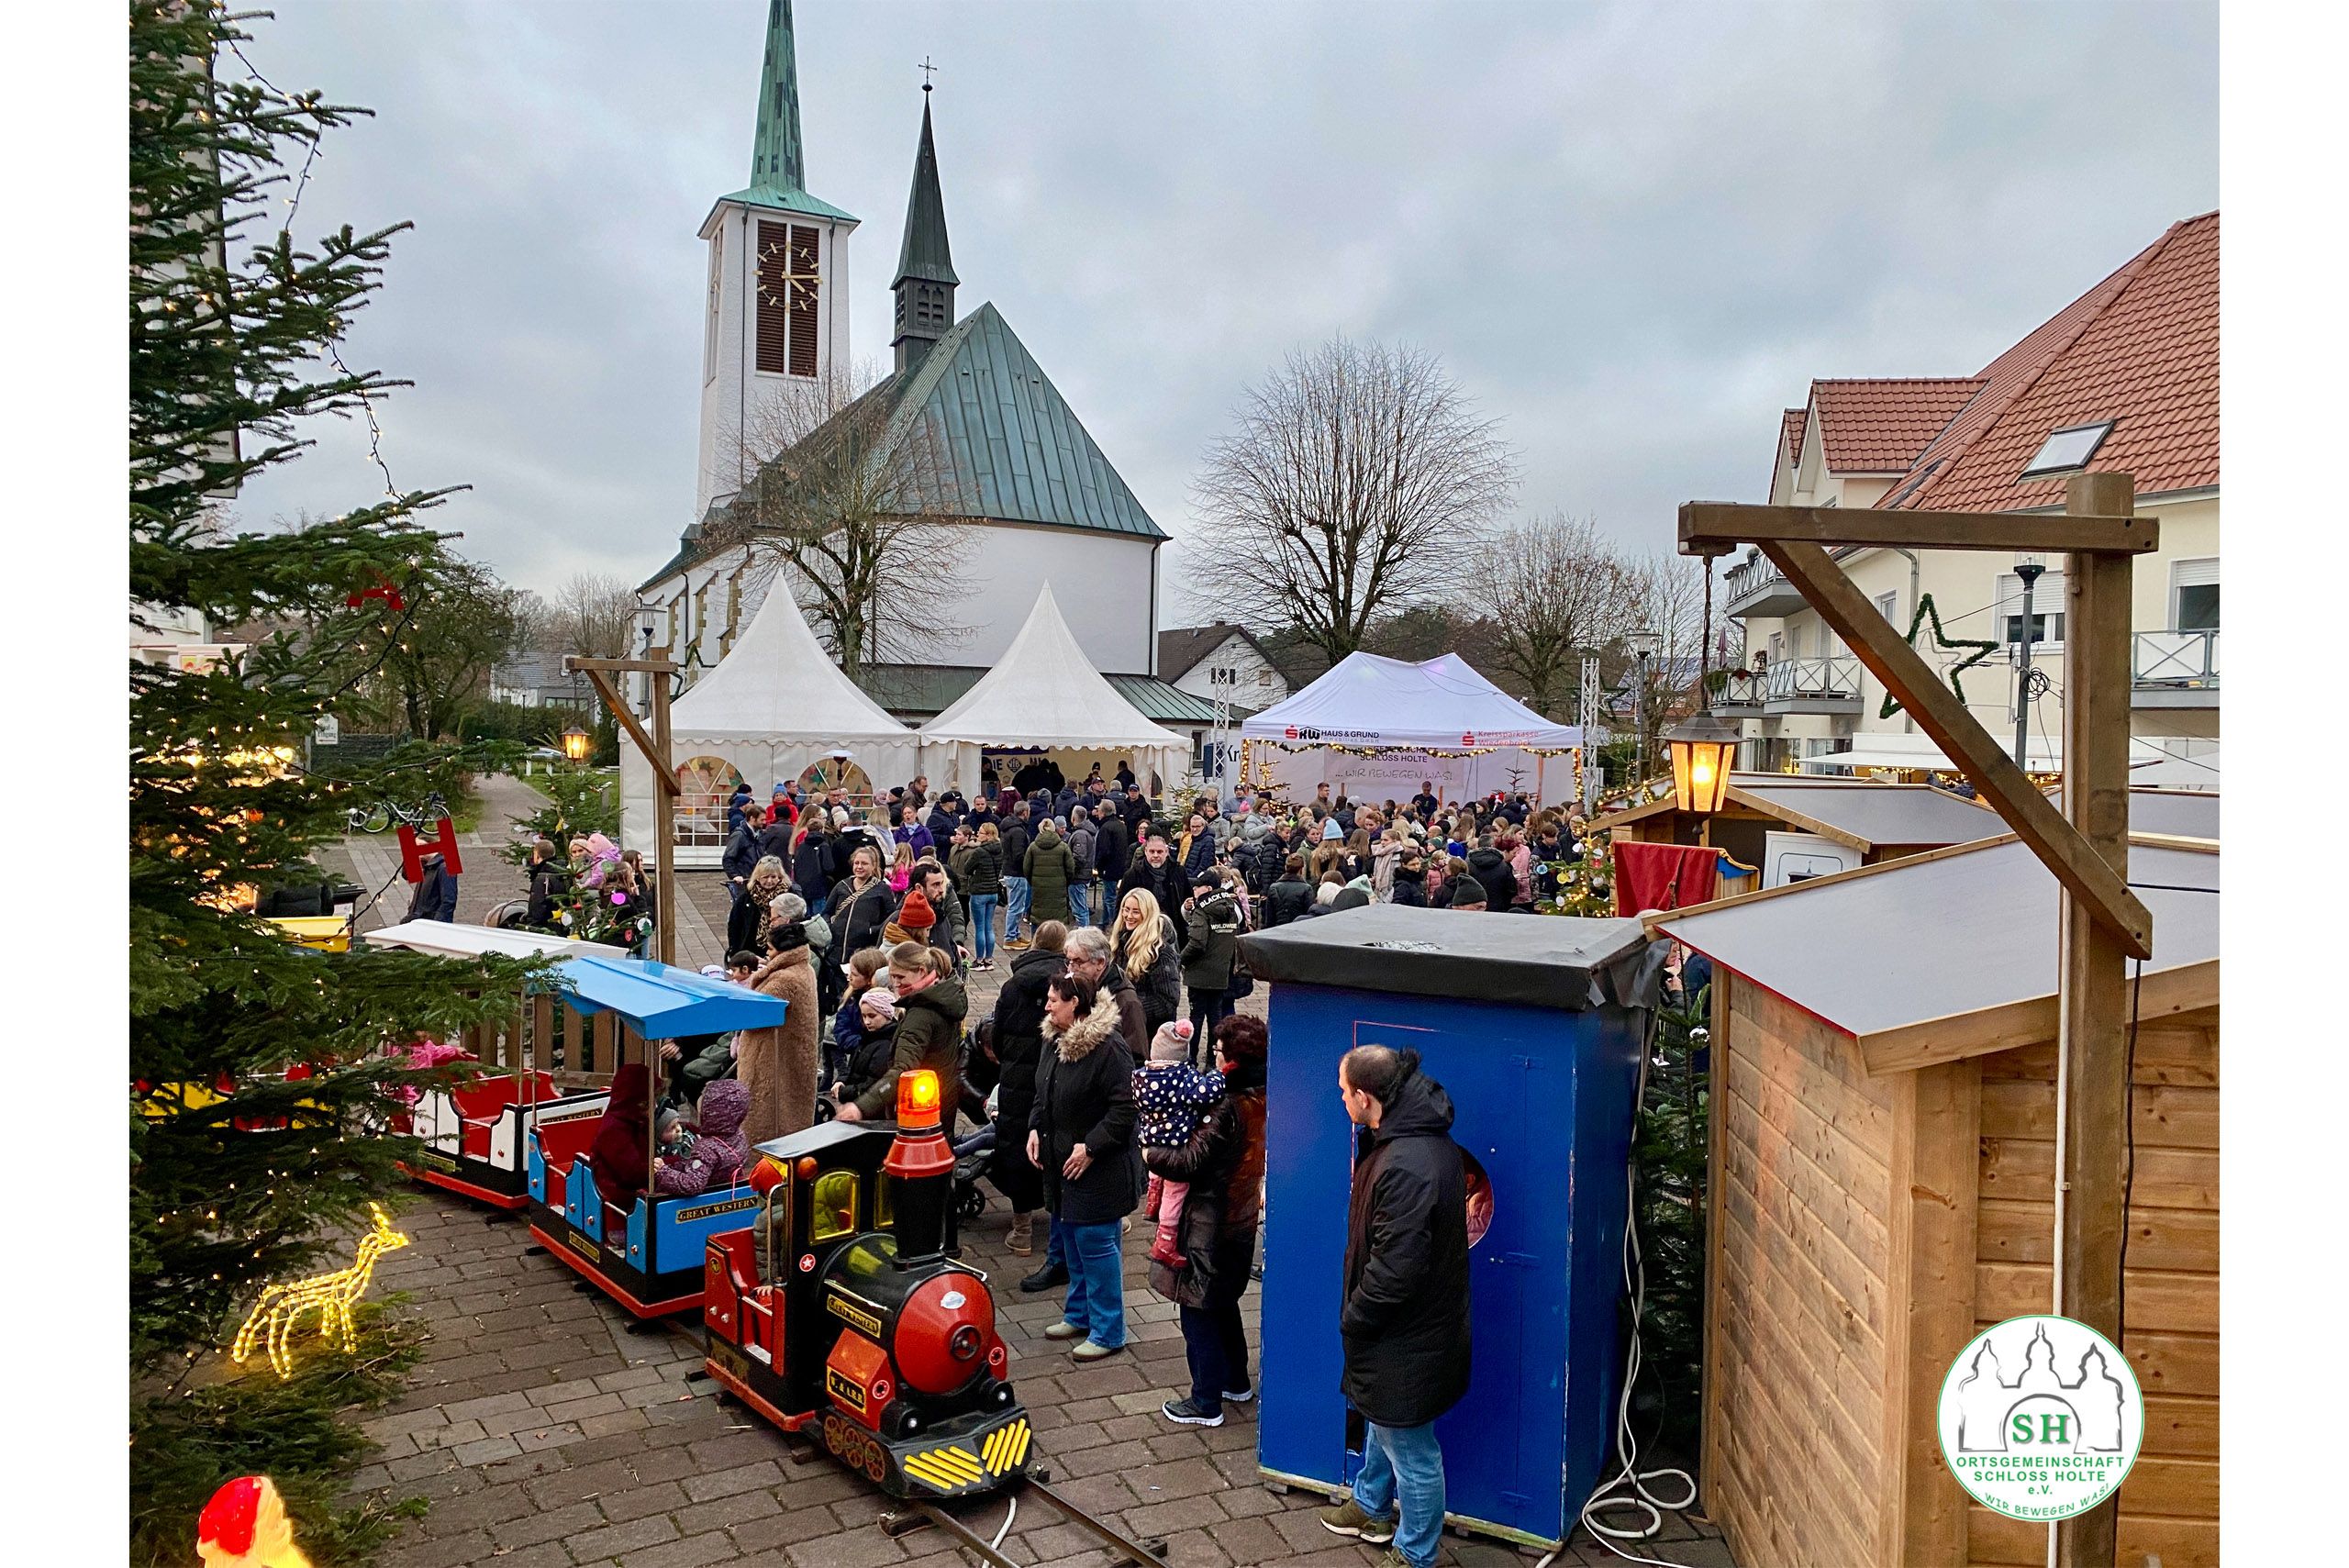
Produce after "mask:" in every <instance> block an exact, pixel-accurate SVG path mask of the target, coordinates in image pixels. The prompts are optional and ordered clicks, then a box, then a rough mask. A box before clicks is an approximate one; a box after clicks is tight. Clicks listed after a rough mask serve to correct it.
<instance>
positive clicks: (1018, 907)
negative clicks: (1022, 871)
mask: <svg viewBox="0 0 2349 1568" xmlns="http://www.w3.org/2000/svg"><path fill="white" fill-rule="evenodd" d="M1028 895H1029V887H1028V879H1027V878H1026V877H1024V876H1007V877H1005V878H1004V879H1003V940H1006V941H1009V942H1016V941H1018V940H1019V922H1020V921H1022V920H1024V919H1026V918H1027V917H1028Z"/></svg>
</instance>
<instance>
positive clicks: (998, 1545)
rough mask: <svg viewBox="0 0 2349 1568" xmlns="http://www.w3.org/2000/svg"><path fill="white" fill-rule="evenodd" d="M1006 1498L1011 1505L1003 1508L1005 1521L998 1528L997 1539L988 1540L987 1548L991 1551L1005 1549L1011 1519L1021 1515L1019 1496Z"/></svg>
mask: <svg viewBox="0 0 2349 1568" xmlns="http://www.w3.org/2000/svg"><path fill="white" fill-rule="evenodd" d="M1006 1500H1007V1501H1008V1502H1009V1503H1010V1505H1011V1506H1010V1507H1008V1508H1006V1509H1004V1510H1003V1523H1002V1525H1001V1526H1000V1527H999V1528H998V1529H996V1532H995V1539H994V1540H990V1541H988V1542H987V1548H988V1550H989V1551H1002V1550H1003V1538H1004V1537H1005V1536H1007V1535H1009V1534H1010V1533H1011V1521H1012V1520H1014V1519H1016V1518H1019V1497H1018V1496H1016V1495H1015V1496H1012V1497H1009V1498H1008V1499H1006Z"/></svg>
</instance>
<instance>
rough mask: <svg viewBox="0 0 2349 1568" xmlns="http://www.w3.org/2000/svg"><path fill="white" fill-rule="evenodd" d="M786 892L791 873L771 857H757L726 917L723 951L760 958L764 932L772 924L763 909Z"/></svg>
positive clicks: (764, 937) (788, 890) (765, 936)
mask: <svg viewBox="0 0 2349 1568" xmlns="http://www.w3.org/2000/svg"><path fill="white" fill-rule="evenodd" d="M790 891H791V873H789V872H788V871H786V870H785V869H784V864H783V862H781V861H779V860H777V859H775V857H774V856H773V855H762V856H760V857H759V863H758V864H756V865H754V866H752V867H751V880H750V881H749V883H747V884H745V885H744V887H743V889H742V896H741V897H740V898H739V899H737V900H736V901H735V904H734V908H733V911H732V913H730V914H729V915H728V916H727V917H726V951H728V952H754V953H759V954H761V955H764V953H765V952H766V951H767V929H768V928H769V926H770V925H771V924H772V923H773V917H771V916H770V914H769V913H768V907H767V906H769V905H771V904H773V903H774V901H775V900H776V899H777V898H780V897H781V896H783V895H785V894H786V893H788V892H790Z"/></svg>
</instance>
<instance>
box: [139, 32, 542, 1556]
mask: <svg viewBox="0 0 2349 1568" xmlns="http://www.w3.org/2000/svg"><path fill="white" fill-rule="evenodd" d="M129 36H130V50H129V67H130V165H129V171H130V190H129V195H130V209H131V213H132V222H131V231H130V269H129V285H130V286H129V369H130V407H129V430H130V495H129V512H130V519H129V520H130V613H131V615H132V617H134V622H135V623H139V622H143V623H144V624H147V625H149V626H154V625H158V624H161V622H163V621H164V620H165V619H167V618H168V619H169V620H171V621H173V622H175V623H179V624H185V623H186V621H187V620H188V619H189V618H190V617H202V620H203V622H204V623H205V624H206V626H207V627H209V628H212V635H214V636H215V637H216V638H222V639H224V640H226V641H229V642H241V643H242V644H244V646H243V649H242V651H240V652H237V653H233V654H230V655H228V656H225V657H222V658H220V659H218V660H217V662H213V663H211V664H210V665H209V666H208V667H203V668H194V669H180V668H172V667H166V666H162V665H150V664H143V663H137V662H134V663H132V664H131V666H130V670H129V681H130V696H131V704H130V709H131V711H130V783H129V795H130V844H129V892H130V930H129V933H128V935H129V955H130V1043H129V1056H130V1061H129V1072H130V1080H131V1083H130V1103H129V1106H128V1116H129V1121H130V1129H131V1158H132V1170H131V1184H130V1217H129V1225H130V1239H129V1252H130V1354H131V1367H132V1378H133V1383H132V1386H133V1390H134V1394H133V1406H132V1409H131V1411H130V1422H131V1442H132V1465H131V1469H132V1474H133V1484H132V1499H131V1501H132V1516H133V1555H134V1557H136V1558H138V1559H139V1560H142V1561H144V1560H148V1559H150V1557H151V1558H153V1559H154V1560H161V1561H171V1562H181V1561H184V1560H185V1559H186V1555H187V1552H188V1551H189V1546H190V1543H191V1542H193V1541H194V1540H195V1516H196V1511H197V1510H198V1509H199V1508H200V1507H202V1506H203V1503H204V1501H205V1499H206V1497H207V1496H210V1494H211V1492H212V1490H213V1488H214V1487H216V1486H217V1485H219V1484H220V1482H221V1481H223V1480H226V1479H228V1478H229V1477H231V1476H234V1475H236V1474H239V1473H244V1472H262V1471H267V1472H268V1473H272V1474H273V1476H274V1477H275V1479H276V1481H277V1483H278V1485H279V1486H280V1487H282V1488H283V1489H284V1495H285V1496H286V1499H287V1502H288V1503H289V1505H290V1506H291V1507H293V1509H294V1512H295V1518H296V1520H297V1523H299V1524H301V1525H303V1526H305V1527H306V1534H305V1540H307V1541H310V1542H311V1543H312V1545H313V1549H314V1551H315V1553H316V1555H317V1556H318V1558H319V1560H320V1561H334V1560H337V1559H339V1558H340V1557H342V1556H344V1555H346V1554H347V1553H348V1551H351V1550H352V1549H354V1548H355V1547H358V1546H363V1544H364V1542H365V1540H366V1538H367V1535H368V1533H369V1532H368V1528H367V1527H368V1524H369V1521H368V1520H367V1518H364V1517H363V1516H362V1515H360V1514H354V1513H351V1512H345V1513H343V1514H341V1515H339V1516H338V1515H336V1514H335V1512H334V1506H333V1505H334V1500H335V1499H336V1497H337V1496H339V1494H340V1479H339V1474H340V1471H341V1470H342V1469H343V1468H345V1467H347V1466H348V1465H350V1464H351V1463H352V1462H355V1460H356V1456H357V1455H358V1454H359V1453H360V1452H361V1451H362V1449H363V1446H364V1445H363V1442H362V1440H361V1439H360V1438H359V1436H358V1434H357V1433H356V1431H355V1429H352V1428H351V1427H350V1426H348V1425H347V1424H345V1423H344V1422H343V1420H342V1419H341V1417H340V1411H341V1410H342V1409H343V1407H346V1406H347V1405H349V1404H350V1403H351V1402H353V1401H361V1400H364V1399H366V1398H369V1397H373V1396H380V1395H381V1394H382V1393H383V1392H384V1387H385V1379H386V1377H387V1376H388V1374H389V1373H392V1372H393V1371H395V1369H396V1367H397V1364H398V1356H397V1353H396V1348H395V1346H394V1345H393V1344H392V1343H391V1342H390V1340H387V1338H386V1336H385V1334H384V1330H383V1328H382V1326H381V1325H380V1324H376V1325H374V1326H373V1327H371V1328H369V1329H368V1330H367V1331H366V1332H364V1333H362V1335H361V1336H360V1340H359V1343H358V1345H357V1346H356V1348H355V1349H353V1350H349V1351H345V1350H342V1349H340V1348H337V1347H335V1346H332V1345H328V1346H317V1345H316V1342H315V1341H306V1343H305V1345H304V1346H303V1349H302V1355H301V1358H300V1359H299V1361H298V1362H297V1363H296V1364H295V1367H294V1369H293V1375H292V1376H291V1377H290V1378H287V1379H285V1380H283V1381H281V1380H280V1379H279V1378H278V1377H277V1375H276V1373H275V1372H274V1370H273V1369H271V1368H269V1367H267V1366H266V1365H265V1364H264V1365H263V1367H262V1370H261V1371H260V1373H258V1375H257V1376H256V1375H255V1374H254V1373H250V1372H246V1373H235V1374H231V1373H230V1372H229V1371H224V1367H223V1365H222V1364H220V1363H219V1362H218V1360H217V1354H216V1352H217V1350H218V1348H219V1347H220V1346H221V1345H222V1344H223V1343H224V1342H225V1335H226V1333H227V1331H228V1330H229V1329H233V1328H234V1327H235V1322H236V1318H237V1317H238V1316H239V1315H240V1313H241V1312H242V1310H243V1308H245V1307H248V1306H249V1305H250V1303H251V1301H252V1300H253V1298H255V1297H256V1296H259V1294H260V1293H261V1292H262V1290H263V1288H264V1287H265V1286H267V1285H269V1284H272V1283H275V1282H280V1281H283V1280H284V1279H285V1278H287V1277H288V1276H291V1275H295V1274H298V1273H307V1272H309V1271H310V1270H311V1268H312V1267H313V1266H314V1264H315V1263H316V1262H317V1261H318V1260H319V1259H320V1258H321V1257H322V1256H323V1255H325V1254H327V1253H328V1252H330V1251H331V1252H345V1251H346V1249H347V1240H346V1239H347V1237H348V1236H349V1235H350V1234H351V1233H353V1232H355V1231H356V1230H358V1229H362V1228H363V1227H364V1225H365V1223H366V1221H367V1219H368V1218H369V1216H368V1206H369V1204H370V1202H371V1201H380V1200H382V1199H384V1198H385V1197H386V1195H389V1194H391V1193H392V1192H394V1191H395V1189H396V1188H397V1186H398V1184H399V1176H398V1173H397V1169H396V1166H395V1161H396V1160H397V1159H398V1158H399V1156H400V1155H402V1154H403V1153H404V1152H408V1151H410V1150H411V1149H412V1146H411V1145H408V1144H407V1143H406V1141H405V1140H400V1139H396V1138H393V1137H390V1136H386V1135H385V1134H384V1132H383V1131H382V1129H384V1127H385V1125H386V1124H387V1122H388V1120H389V1118H390V1117H391V1115H392V1114H393V1113H394V1112H395V1110H396V1109H397V1108H398V1106H397V1103H396V1101H395V1099H394V1098H393V1097H392V1092H393V1091H395V1090H397V1089H401V1088H412V1087H413V1086H414V1085H415V1084H416V1083H417V1081H418V1079H417V1074H416V1073H412V1072H410V1071H409V1070H408V1069H407V1068H406V1066H405V1062H406V1058H405V1056H404V1055H403V1054H401V1053H400V1052H399V1049H398V1048H400V1047H402V1046H404V1045H405V1044H406V1043H407V1042H409V1041H412V1040H417V1039H418V1038H419V1037H423V1036H440V1035H446V1034H448V1033H450V1032H451V1031H453V1030H455V1029H458V1028H459V1027H460V1026H462V1024H464V1023H466V1022H470V1021H473V1020H475V1019H477V1018H489V1017H494V1016H495V1015H497V1014H498V1013H499V1012H500V1011H502V1010H505V1009H508V1008H510V1006H511V998H512V995H513V991H514V988H515V986H516V985H518V984H520V983H521V981H522V978H523V972H522V970H521V968H520V967H519V966H517V965H513V964H502V965H498V964H490V965H471V964H460V963H455V962H449V961H445V960H439V959H433V958H428V957H425V956H423V955H420V954H413V953H402V952H396V951H365V950H363V949H362V950H355V951H351V952H348V953H329V952H320V951H313V950H311V949H307V948H304V947H299V946H296V945H295V944H294V943H293V942H292V941H290V940H288V939H287V936H286V933H285V932H284V930H283V929H280V928H278V927H276V926H273V925H272V924H271V923H270V922H268V921H266V920H263V919H260V918H257V917H255V916H254V915H253V914H252V913H251V912H250V911H251V910H252V909H253V908H254V906H255V903H256V900H257V898H259V897H260V896H262V895H266V894H267V893H268V892H269V891H270V890H272V889H273V888H276V887H279V886H287V885H293V884H304V883H307V884H316V883H317V882H318V881H319V880H321V878H320V873H319V872H318V871H317V866H316V856H317V851H318V850H319V849H320V848H321V847H322V846H323V845H326V844H328V843H330V842H331V841H333V840H336V839H338V838H339V837H340V835H341V834H342V833H343V831H344V830H345V813H346V811H347V810H348V809H349V808H351V806H361V805H366V804H369V803H372V802H374V801H377V800H381V799H384V798H386V797H394V798H399V799H404V800H411V801H412V800H415V799H417V798H419V797H421V796H422V795H424V794H425V793H426V792H427V791H429V790H431V789H433V788H436V787H437V788H442V789H449V790H451V793H453V789H452V788H451V786H452V785H453V784H454V783H455V782H456V780H457V778H458V776H459V775H460V774H461V773H462V772H465V771H470V770H473V769H478V768H480V767H482V766H484V764H485V763H487V762H493V761H495V759H494V758H491V757H488V756H484V755H479V754H475V755H466V754H462V753H461V752H458V751H454V750H451V749H448V748H427V747H422V746H417V747H409V748H404V749H403V750H402V751H399V752H397V753H395V754H394V756H393V757H392V758H390V759H388V760H386V762H384V763H383V764H382V765H380V766H378V767H376V768H374V769H373V771H370V772H364V773H362V772H357V771H353V772H348V773H340V774H333V775H325V774H320V773H312V772H309V771H306V769H305V768H304V767H303V766H302V765H301V758H302V757H303V754H304V741H305V739H306V737H308V736H309V734H310V733H311V731H312V730H313V728H315V727H316V726H317V723H318V721H319V720H320V719H321V718H322V717H327V716H328V715H330V714H332V715H338V716H341V715H344V714H345V713H347V712H349V711H355V710H356V709H357V707H358V706H360V705H362V703H363V702H364V701H365V700H366V697H365V695H364V694H365V693H366V690H367V687H368V684H369V682H370V681H371V680H375V679H377V678H378V677H379V675H380V673H381V672H382V671H383V669H384V665H385V664H386V662H388V661H391V660H392V659H394V658H395V656H396V655H397V654H398V653H399V651H400V650H401V644H402V642H403V640H404V639H406V638H407V637H409V635H410V628H411V622H412V619H413V617H415V616H416V615H417V613H418V611H419V608H420V607H421V606H430V605H432V604H433V603H434V596H435V595H436V594H437V593H439V592H440V591H441V589H442V587H443V585H444V584H451V583H455V582H458V581H461V580H464V579H466V578H468V576H469V574H470V573H473V571H474V570H475V569H473V568H472V567H469V566H468V565H467V563H465V562H462V561H460V560H458V559H457V558H455V557H454V556H453V555H451V552H450V551H449V550H448V547H447V540H446V539H444V538H443V537H442V536H440V535H439V534H436V533H435V532H433V531H431V530H430V529H429V528H425V527H424V526H422V525H421V524H420V522H419V521H418V515H419V514H420V513H422V512H424V511H425V510H426V509H427V508H429V506H432V505H433V504H434V503H435V502H436V501H438V500H439V499H440V496H441V495H442V494H445V493H436V492H417V491H406V492H403V491H399V490H397V489H396V488H395V487H394V486H392V485H391V484H390V483H389V480H388V476H387V474H386V477H385V479H384V484H383V486H382V488H383V490H384V494H383V495H382V496H381V497H380V498H379V499H376V500H373V501H372V502H370V503H369V504H366V505H363V506H358V507H356V508H354V509H352V510H351V511H349V512H346V513H343V514H341V515H340V516H337V517H328V518H324V519H311V520H307V521H306V525H305V526H303V527H301V528H295V529H284V530H278V531H272V532H240V531H238V530H237V529H236V528H235V527H234V525H233V523H232V521H231V519H230V518H229V517H228V510H227V504H228V500H229V498H230V497H232V496H233V495H234V494H235V493H236V491H237V488H238V487H239V485H240V484H243V483H244V482H245V481H247V480H249V479H250V477H251V476H253V475H254V474H256V473H260V472H262V470H265V469H268V468H270V467H272V466H273V465H276V464H280V463H284V462H289V461H292V460H294V459H295V457H296V456H297V455H298V454H299V453H300V452H301V451H302V450H303V449H304V447H305V446H306V445H307V444H308V443H307V441H306V439H305V437H304V435H303V431H304V429H305V428H306V425H307V424H308V422H310V421H313V420H315V419H317V417H320V416H341V417H354V418H360V419H363V420H365V421H366V422H367V424H368V426H369V428H370V429H371V430H372V429H373V428H375V418H374V406H373V405H374V403H375V401H376V400H379V399H380V398H381V397H382V396H383V395H384V393H385V392H386V391H387V390H389V389H390V388H391V387H392V386H394V385H395V383H392V382H388V381H386V380H384V378H383V377H381V376H380V375H377V374H375V373H371V372H359V371H352V370H350V369H348V368H346V367H345V365H344V363H343V361H342V352H341V349H340V344H341V342H342V341H343V339H344V338H345V335H346V333H347V331H348V329H349V326H350V321H351V316H352V313H353V312H355V311H356V310H357V309H358V308H359V307H360V306H362V305H363V304H364V303H365V302H366V299H367V296H368V295H370V294H372V293H373V290H374V289H375V288H376V287H377V286H378V284H379V282H380V279H381V273H382V269H383V265H384V258H385V256H386V254H387V245H388V241H389V239H390V237H391V235H392V234H393V233H394V232H395V231H396V230H395V229H388V228H387V229H384V230H380V231H377V232H373V233H368V234H359V233H355V232H353V231H352V230H351V229H350V228H342V229H340V230H339V231H336V232H333V233H329V234H327V235H324V236H323V237H319V238H317V239H309V240H303V239H297V238H296V236H295V225H296V224H297V223H298V221H299V198H300V195H301V193H302V186H303V183H304V180H305V178H306V174H307V172H308V168H309V159H310V158H311V157H312V156H313V154H314V152H315V150H316V148H317V143H318V140H319V139H320V137H321V136H322V135H323V134H324V133H326V132H327V131H328V130H329V129H331V128H334V127H336V126H339V125H341V124H344V123H346V122H347V121H348V120H350V119H351V117H352V116H353V115H354V114H357V113H359V112H360V111H357V110H352V109H348V108H342V107H338V106H332V105H329V104H327V103H325V102H323V101H322V100H321V99H320V98H319V97H318V96H317V95H315V94H296V95H289V94H286V93H283V92H280V91H278V90H277V89H276V88H274V87H273V86H271V85H269V84H267V83H265V82H263V81H262V78H261V77H260V75H259V73H258V72H255V71H254V70H253V68H252V67H251V65H250V63H248V62H247V61H246V58H245V56H244V54H243V52H242V51H243V49H244V46H245V45H246V43H247V42H248V41H249V39H247V38H246V36H245V35H243V34H242V33H240V32H239V31H238V30H237V28H236V25H235V23H234V21H233V20H232V19H231V18H230V17H228V14H227V13H226V12H225V11H224V10H223V9H222V8H221V7H219V6H217V5H213V4H209V3H207V0H135V3H134V4H133V5H132V6H131V7H130V29H129ZM379 457H380V453H379ZM228 628H235V630H234V635H233V636H226V635H224V634H225V633H226V632H227V631H228ZM346 1255H347V1254H346Z"/></svg>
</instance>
